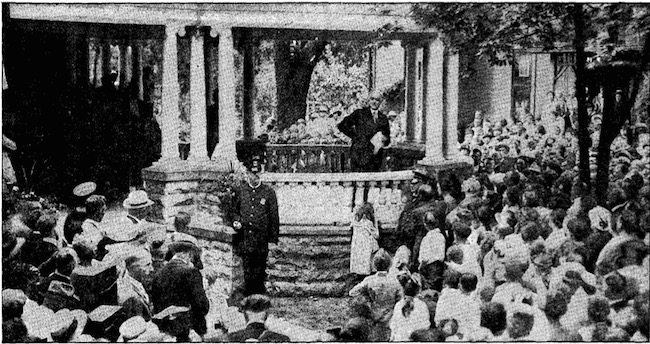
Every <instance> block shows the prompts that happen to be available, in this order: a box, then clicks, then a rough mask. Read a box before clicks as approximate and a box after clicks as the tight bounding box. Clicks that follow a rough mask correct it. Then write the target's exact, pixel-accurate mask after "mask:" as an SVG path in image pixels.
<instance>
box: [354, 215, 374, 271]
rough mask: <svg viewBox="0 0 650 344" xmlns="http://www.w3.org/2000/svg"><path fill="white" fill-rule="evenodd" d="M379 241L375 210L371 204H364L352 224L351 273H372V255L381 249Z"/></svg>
mask: <svg viewBox="0 0 650 344" xmlns="http://www.w3.org/2000/svg"><path fill="white" fill-rule="evenodd" d="M378 240H379V230H378V229H377V227H376V226H375V211H374V208H373V206H372V204H371V203H364V204H363V205H361V207H359V209H357V212H356V214H355V216H354V221H353V222H352V243H351V245H350V273H352V274H356V275H359V276H368V275H370V274H371V273H372V255H373V254H374V253H375V252H376V251H377V250H378V249H379V244H378Z"/></svg>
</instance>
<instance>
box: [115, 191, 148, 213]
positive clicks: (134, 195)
mask: <svg viewBox="0 0 650 344" xmlns="http://www.w3.org/2000/svg"><path fill="white" fill-rule="evenodd" d="M153 203H154V202H153V201H152V200H150V199H149V195H147V192H146V191H144V190H135V191H131V192H130V193H129V196H128V197H127V198H126V199H125V200H124V203H122V206H124V208H125V209H142V208H146V207H148V206H151V205H153Z"/></svg>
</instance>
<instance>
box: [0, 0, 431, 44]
mask: <svg viewBox="0 0 650 344" xmlns="http://www.w3.org/2000/svg"><path fill="white" fill-rule="evenodd" d="M9 6H10V7H9V12H10V16H11V18H13V19H28V20H50V21H66V22H85V23H112V24H141V25H163V24H166V23H169V22H178V23H187V24H188V25H196V24H198V25H210V26H223V27H242V28H260V29H294V30H306V31H310V30H314V31H323V32H339V33H337V34H336V35H337V38H339V39H349V38H351V37H354V35H355V34H356V33H362V32H365V33H372V32H375V31H377V30H378V29H379V28H381V27H384V26H387V25H389V26H396V27H399V28H400V30H399V33H398V34H396V35H392V36H391V37H389V38H387V39H400V38H402V37H404V36H407V37H409V36H411V37H412V36H414V34H415V35H417V36H420V37H423V36H431V35H433V34H434V32H433V31H432V30H423V29H422V28H420V26H418V25H417V24H416V23H415V21H413V19H412V18H411V17H410V16H409V12H410V7H411V5H410V4H406V3H392V4H391V3H377V4H363V3H351V4H350V3H348V4H346V3H322V4H319V3H239V4H235V3H230V4H209V3H198V4H191V3H176V4H169V3H168V4H147V3H140V4H126V3H125V4H84V3H76V4H63V3H58V4H55V3H52V4H47V3H12V4H9ZM339 36H340V37H339ZM357 37H358V36H357Z"/></svg>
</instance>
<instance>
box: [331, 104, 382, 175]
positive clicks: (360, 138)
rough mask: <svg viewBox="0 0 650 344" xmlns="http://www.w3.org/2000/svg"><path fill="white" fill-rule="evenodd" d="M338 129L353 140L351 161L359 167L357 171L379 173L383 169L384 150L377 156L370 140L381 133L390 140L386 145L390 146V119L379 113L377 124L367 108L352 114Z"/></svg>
mask: <svg viewBox="0 0 650 344" xmlns="http://www.w3.org/2000/svg"><path fill="white" fill-rule="evenodd" d="M337 127H338V129H339V130H340V131H341V132H342V133H343V134H345V135H346V136H348V137H350V138H351V139H352V146H351V147H350V159H351V161H352V163H353V165H356V166H357V167H358V168H357V170H361V171H378V170H379V168H380V167H381V160H382V157H383V154H382V150H380V151H379V153H378V154H377V155H374V154H373V146H372V143H370V139H372V137H373V136H374V135H375V134H376V133H378V132H381V133H382V134H384V136H385V137H386V138H387V139H388V142H387V143H386V144H387V145H388V144H390V123H389V121H388V117H386V115H384V114H383V113H381V111H379V112H378V114H377V122H375V120H374V118H373V117H372V112H371V111H370V108H367V107H365V108H362V109H358V110H355V111H354V112H352V114H350V115H349V116H347V117H345V118H344V119H343V120H342V121H341V123H339V124H338V125H337Z"/></svg>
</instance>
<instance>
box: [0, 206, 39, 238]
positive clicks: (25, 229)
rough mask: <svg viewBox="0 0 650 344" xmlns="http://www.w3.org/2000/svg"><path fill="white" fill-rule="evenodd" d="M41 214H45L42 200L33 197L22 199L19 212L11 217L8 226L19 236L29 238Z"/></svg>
mask: <svg viewBox="0 0 650 344" xmlns="http://www.w3.org/2000/svg"><path fill="white" fill-rule="evenodd" d="M41 215H43V205H42V204H41V203H40V202H38V201H37V200H33V199H23V200H20V201H19V202H18V213H16V214H14V215H12V216H11V217H10V219H9V221H7V227H6V228H7V230H9V231H11V232H12V233H13V234H14V235H16V236H17V237H20V238H28V237H29V236H31V235H32V232H33V231H34V230H35V229H36V222H37V221H38V219H39V218H40V217H41ZM3 228H5V226H4V225H3Z"/></svg>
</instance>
